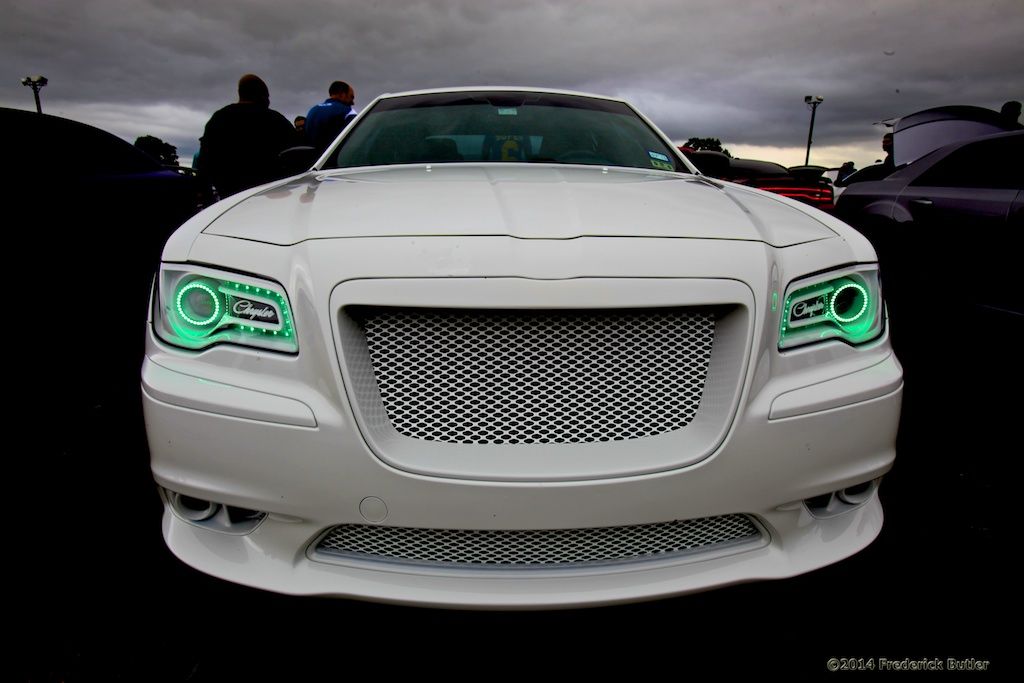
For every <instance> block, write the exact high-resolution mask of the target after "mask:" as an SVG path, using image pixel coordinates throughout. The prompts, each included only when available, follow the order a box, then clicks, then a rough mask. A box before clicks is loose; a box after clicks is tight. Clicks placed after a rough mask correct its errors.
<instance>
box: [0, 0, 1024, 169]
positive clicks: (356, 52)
mask: <svg viewBox="0 0 1024 683" xmlns="http://www.w3.org/2000/svg"><path fill="white" fill-rule="evenodd" d="M0 3H2V8H3V15H2V16H3V19H2V21H0V75H2V77H0V106H5V107H15V108H19V109H32V108H34V103H33V100H32V92H31V90H30V89H29V88H26V87H23V86H22V85H21V83H20V80H21V78H22V77H24V76H30V75H31V76H34V75H37V74H41V75H44V76H46V77H47V78H49V81H50V82H49V85H48V86H47V87H45V88H44V89H43V90H42V101H43V111H44V112H46V113H50V114H57V115H61V116H66V117H68V118H73V119H78V120H81V121H85V122H87V123H91V124H93V125H97V126H99V127H101V128H104V129H106V130H109V131H110V132H112V133H115V134H117V135H119V136H121V137H123V138H125V139H128V140H132V141H133V140H134V139H135V138H136V137H137V136H139V135H146V134H149V135H155V136H157V137H160V138H162V139H164V140H166V141H168V142H170V143H171V144H174V145H176V146H177V147H178V153H179V155H180V156H181V157H182V159H183V160H186V159H190V158H191V155H192V154H193V153H194V151H195V150H196V148H197V146H198V138H199V136H200V135H202V130H203V126H204V125H205V123H206V121H207V119H208V118H209V117H210V114H211V113H212V112H213V111H215V110H216V109H218V108H220V107H222V106H224V105H225V104H228V103H229V102H232V101H234V100H235V99H236V98H237V91H236V86H237V82H238V78H239V76H241V75H242V74H244V73H248V72H251V73H256V74H258V75H260V76H262V77H263V79H264V80H265V81H266V82H267V84H268V85H269V86H270V94H271V107H272V108H274V109H277V110H278V111H280V112H281V113H282V114H284V115H285V116H286V117H288V118H289V119H292V118H293V117H294V116H296V115H298V114H304V113H305V112H306V110H307V109H308V108H309V107H310V106H311V105H313V104H314V103H316V102H319V101H321V100H322V99H323V98H325V97H326V96H327V93H326V90H327V85H328V84H329V83H330V82H331V81H332V80H335V79H342V80H346V81H348V82H350V83H352V84H353V85H354V86H355V88H356V96H357V103H356V104H357V108H359V109H361V107H362V106H365V105H366V104H368V103H369V102H370V101H371V100H372V99H373V98H374V97H375V96H377V95H378V94H380V93H384V92H398V91H402V90H411V89H417V88H427V87H437V86H447V85H525V86H544V87H554V88H568V89H572V90H581V91H585V92H595V93H600V94H606V95H614V96H622V97H625V98H626V99H628V100H630V101H631V102H632V103H633V104H635V105H637V107H638V108H639V109H640V110H641V111H643V112H644V113H645V114H647V115H648V116H649V117H650V118H652V119H653V120H654V122H655V123H656V124H657V125H658V126H660V127H661V128H662V129H663V130H664V131H665V132H666V133H667V134H668V135H669V136H671V137H672V138H674V139H676V140H680V141H682V140H685V139H686V138H688V137H690V136H701V137H718V138H721V139H722V141H723V142H724V143H725V145H726V146H727V147H728V148H729V149H730V150H731V151H732V152H733V154H735V155H737V156H746V157H751V158H764V159H769V160H773V161H780V162H782V163H785V164H787V165H789V164H793V163H802V162H803V157H804V148H805V146H806V143H807V128H808V123H809V119H810V113H809V110H808V109H807V108H806V106H805V105H804V103H803V97H804V96H805V95H812V94H813V95H821V96H823V97H824V98H825V101H824V103H823V104H822V105H821V107H820V108H819V109H818V113H817V119H816V122H815V135H814V148H813V149H812V154H811V163H820V164H825V165H836V164H838V163H841V162H842V161H845V160H846V159H852V160H854V161H856V162H857V165H858V166H862V165H864V164H866V163H870V162H871V161H873V160H874V159H876V158H878V157H880V156H881V152H880V151H879V139H880V137H881V133H882V132H883V131H882V129H881V128H880V127H878V126H875V125H873V124H874V122H877V121H880V120H882V119H885V118H888V117H892V116H898V115H902V114H909V113H911V112H914V111H918V110H920V109H924V108H928V107H933V106H939V105H944V104H972V105H978V106H983V107H991V108H995V109H998V108H999V106H1000V105H1001V104H1002V103H1003V102H1004V101H1006V100H1009V99H1016V100H1021V99H1024V66H1022V65H1024V0H946V1H944V0H885V1H870V2H865V1H861V0H802V1H799V2H779V1H776V2H768V1H755V0H674V1H668V0H649V1H645V0H634V1H633V2H623V1H622V0H591V1H586V2H584V1H574V0H548V1H546V2H545V1H540V0H516V1H515V2H510V1H505V2H497V1H492V0H425V1H422V2H413V1H410V0H406V1H397V0H376V1H374V2H368V1H366V0H362V1H350V0H314V1H310V2H302V1H301V0H296V1H293V2H289V1H287V0H203V1H201V2H194V1H192V0H75V1H72V0H31V1H25V0H0Z"/></svg>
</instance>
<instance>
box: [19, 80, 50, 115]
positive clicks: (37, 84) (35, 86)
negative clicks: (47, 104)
mask: <svg viewBox="0 0 1024 683" xmlns="http://www.w3.org/2000/svg"><path fill="white" fill-rule="evenodd" d="M47 83H49V81H48V80H47V78H46V76H25V78H23V79H21V84H22V85H27V86H28V87H30V88H32V94H33V95H35V97H36V111H37V112H38V113H40V114H42V113H43V105H42V104H40V103H39V89H40V88H42V87H43V86H44V85H46V84H47Z"/></svg>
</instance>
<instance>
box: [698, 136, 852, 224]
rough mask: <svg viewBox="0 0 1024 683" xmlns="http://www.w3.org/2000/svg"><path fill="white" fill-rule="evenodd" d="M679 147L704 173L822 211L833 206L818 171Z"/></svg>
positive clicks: (831, 194)
mask: <svg viewBox="0 0 1024 683" xmlns="http://www.w3.org/2000/svg"><path fill="white" fill-rule="evenodd" d="M680 149H681V150H682V151H683V153H684V154H685V155H686V158H687V159H689V160H690V161H691V162H692V163H693V165H694V166H696V167H697V169H698V170H699V171H700V172H701V173H703V174H704V175H707V176H711V177H712V178H718V179H720V180H728V181H730V182H734V183H739V184H741V185H750V186H751V187H756V188H758V189H761V190H766V191H768V192H774V193H776V194H781V195H783V196H785V197H789V198H791V199H795V200H797V201H799V202H803V203H804V204H810V205H811V206H813V207H815V208H817V209H821V210H822V211H832V209H833V208H834V204H833V193H832V183H830V182H829V181H828V180H827V179H825V178H823V177H821V175H820V174H818V175H817V176H815V175H814V174H807V173H793V172H790V170H788V169H787V168H786V167H785V166H782V165H781V164H776V163H773V162H771V161H757V160H754V159H734V158H732V157H728V156H726V155H725V154H723V153H722V152H712V151H707V150H699V151H690V150H687V149H684V148H682V147H680Z"/></svg>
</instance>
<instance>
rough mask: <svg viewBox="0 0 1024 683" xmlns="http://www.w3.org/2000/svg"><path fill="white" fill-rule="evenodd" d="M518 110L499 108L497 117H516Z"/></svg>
mask: <svg viewBox="0 0 1024 683" xmlns="http://www.w3.org/2000/svg"><path fill="white" fill-rule="evenodd" d="M518 115H519V110H518V109H516V108H515V107H499V108H498V116H518Z"/></svg>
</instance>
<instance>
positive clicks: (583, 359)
mask: <svg viewBox="0 0 1024 683" xmlns="http://www.w3.org/2000/svg"><path fill="white" fill-rule="evenodd" d="M353 317H355V318H356V319H357V320H358V321H359V322H360V324H361V326H362V328H363V332H364V334H365V338H366V344H367V349H368V351H369V356H370V361H371V362H372V365H373V371H374V375H375V377H376V380H377V387H378V389H379V392H380V396H381V399H382V400H383V404H384V409H385V411H386V413H387V416H388V418H389V419H390V421H391V424H392V425H393V426H394V428H395V430H396V431H397V432H398V433H399V434H402V435H404V436H407V437H411V438H414V439H423V440H427V441H441V442H448V443H471V444H534V443H537V444H546V443H593V442H598V441H621V440H625V439H639V438H643V437H648V436H655V435H657V434H663V433H665V432H670V431H673V430H676V429H680V428H683V427H685V426H686V425H687V424H689V423H690V421H691V420H693V418H694V416H695V415H696V413H697V410H698V408H699V407H700V401H701V396H702V394H703V391H704V384H705V381H706V379H707V372H708V364H709V362H710V359H711V348H712V344H713V342H714V338H715V312H714V310H713V309H710V308H689V309H682V308H670V309H638V310H623V311H617V310H568V311H566V310H558V311H552V310H547V311H523V310H516V311H475V310H474V311H464V310H436V309H392V308H368V309H365V310H363V311H361V312H359V313H356V314H354V316H353Z"/></svg>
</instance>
